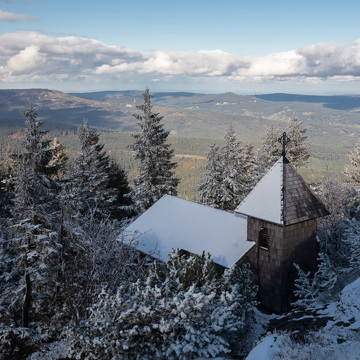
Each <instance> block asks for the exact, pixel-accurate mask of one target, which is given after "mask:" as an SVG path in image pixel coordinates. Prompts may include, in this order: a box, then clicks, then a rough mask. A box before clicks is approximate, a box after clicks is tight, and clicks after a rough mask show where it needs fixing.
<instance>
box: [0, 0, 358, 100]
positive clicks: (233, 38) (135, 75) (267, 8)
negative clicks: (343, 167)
mask: <svg viewBox="0 0 360 360" xmlns="http://www.w3.org/2000/svg"><path fill="white" fill-rule="evenodd" d="M359 15H360V4H359V3H358V1H349V0H344V1H341V2H340V1H331V0H330V1H329V0H328V1H323V0H313V1H308V0H305V1H304V0H303V1H290V0H287V1H285V0H282V1H280V0H272V1H269V0H267V1H265V0H260V1H249V0H247V1H242V0H237V1H235V0H223V1H221V2H220V1H219V0H217V1H214V0H207V1H203V0H193V1H189V0H184V1H178V2H173V1H169V0H168V1H162V0H160V1H157V0H153V1H143V0H133V1H128V0H127V1H121V0H120V1H119V0H117V1H116V0H103V1H99V0H98V1H92V0H87V1H85V0H72V1H69V0H61V1H59V0H57V1H56V0H0V87H1V88H30V87H47V88H51V89H59V90H63V91H96V90H125V89H144V88H145V87H146V86H148V87H150V89H151V90H154V91H155V90H156V91H160V90H172V91H176V90H179V91H183V90H187V91H203V92H225V91H233V92H237V93H241V94H246V93H248V94H253V93H268V92H292V93H308V94H330V93H333V94H344V93H360V86H359V85H360V81H359V80H360V25H359Z"/></svg>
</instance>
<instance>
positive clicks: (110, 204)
mask: <svg viewBox="0 0 360 360" xmlns="http://www.w3.org/2000/svg"><path fill="white" fill-rule="evenodd" d="M79 139H80V152H79V153H78V154H77V156H76V157H75V159H74V160H73V161H71V162H70V163H69V165H68V168H67V171H66V172H65V174H64V177H63V181H62V183H63V191H62V203H63V204H64V207H65V208H66V213H67V215H71V216H72V217H73V218H80V217H81V216H82V215H85V214H87V213H88V212H89V210H93V209H96V210H97V211H99V214H100V213H103V215H104V216H105V217H107V215H109V214H110V215H111V216H112V217H115V216H121V217H123V216H124V215H127V211H126V210H123V209H122V207H125V206H128V205H130V204H131V198H130V196H126V195H128V194H129V192H130V188H129V187H128V184H127V177H126V174H125V172H124V171H123V170H122V169H121V168H120V166H119V165H118V164H116V163H115V161H113V160H111V159H110V158H109V156H108V155H107V154H106V153H105V151H104V145H103V144H100V143H99V134H98V133H97V132H96V131H95V130H93V129H91V128H90V127H89V126H88V123H87V121H84V125H83V126H81V127H79ZM119 220H121V218H119Z"/></svg>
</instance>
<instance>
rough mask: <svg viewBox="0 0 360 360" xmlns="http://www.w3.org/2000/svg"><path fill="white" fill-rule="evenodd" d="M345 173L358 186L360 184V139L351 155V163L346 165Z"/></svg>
mask: <svg viewBox="0 0 360 360" xmlns="http://www.w3.org/2000/svg"><path fill="white" fill-rule="evenodd" d="M344 173H345V175H346V176H347V177H348V178H349V179H350V181H351V182H352V183H353V184H354V185H355V186H356V187H359V185H360V140H359V141H358V143H357V145H356V147H355V149H354V150H353V151H351V153H350V155H349V164H347V165H346V166H345V171H344Z"/></svg>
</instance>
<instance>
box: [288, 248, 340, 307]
mask: <svg viewBox="0 0 360 360" xmlns="http://www.w3.org/2000/svg"><path fill="white" fill-rule="evenodd" d="M318 260H319V268H318V270H317V272H316V273H315V274H314V275H313V274H311V272H310V271H309V272H307V273H305V272H304V271H303V270H302V269H301V268H300V266H299V265H297V264H294V266H295V268H296V270H297V272H298V279H296V280H295V287H296V289H295V290H294V294H295V296H296V297H297V298H298V300H297V301H296V302H294V303H293V305H294V306H295V307H300V308H307V307H309V306H312V305H314V304H315V302H316V301H317V300H318V298H319V296H320V295H321V294H322V293H324V292H325V291H329V290H331V289H333V288H334V286H335V284H336V282H337V279H338V274H337V272H336V270H335V269H334V267H333V265H332V264H331V261H330V259H329V257H328V256H327V255H326V254H323V253H320V254H319V259H318Z"/></svg>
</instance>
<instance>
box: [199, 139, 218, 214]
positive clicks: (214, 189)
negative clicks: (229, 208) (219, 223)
mask: <svg viewBox="0 0 360 360" xmlns="http://www.w3.org/2000/svg"><path fill="white" fill-rule="evenodd" d="M206 158H207V162H206V169H207V170H208V171H207V172H206V173H205V174H204V175H203V176H202V178H201V179H200V183H199V185H198V189H197V192H198V196H199V200H200V203H201V204H204V205H208V206H212V207H215V208H218V207H219V204H220V200H221V193H220V184H221V181H222V174H221V166H220V154H219V146H217V145H216V143H215V142H213V143H212V144H210V146H209V151H208V153H207V155H206Z"/></svg>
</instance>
